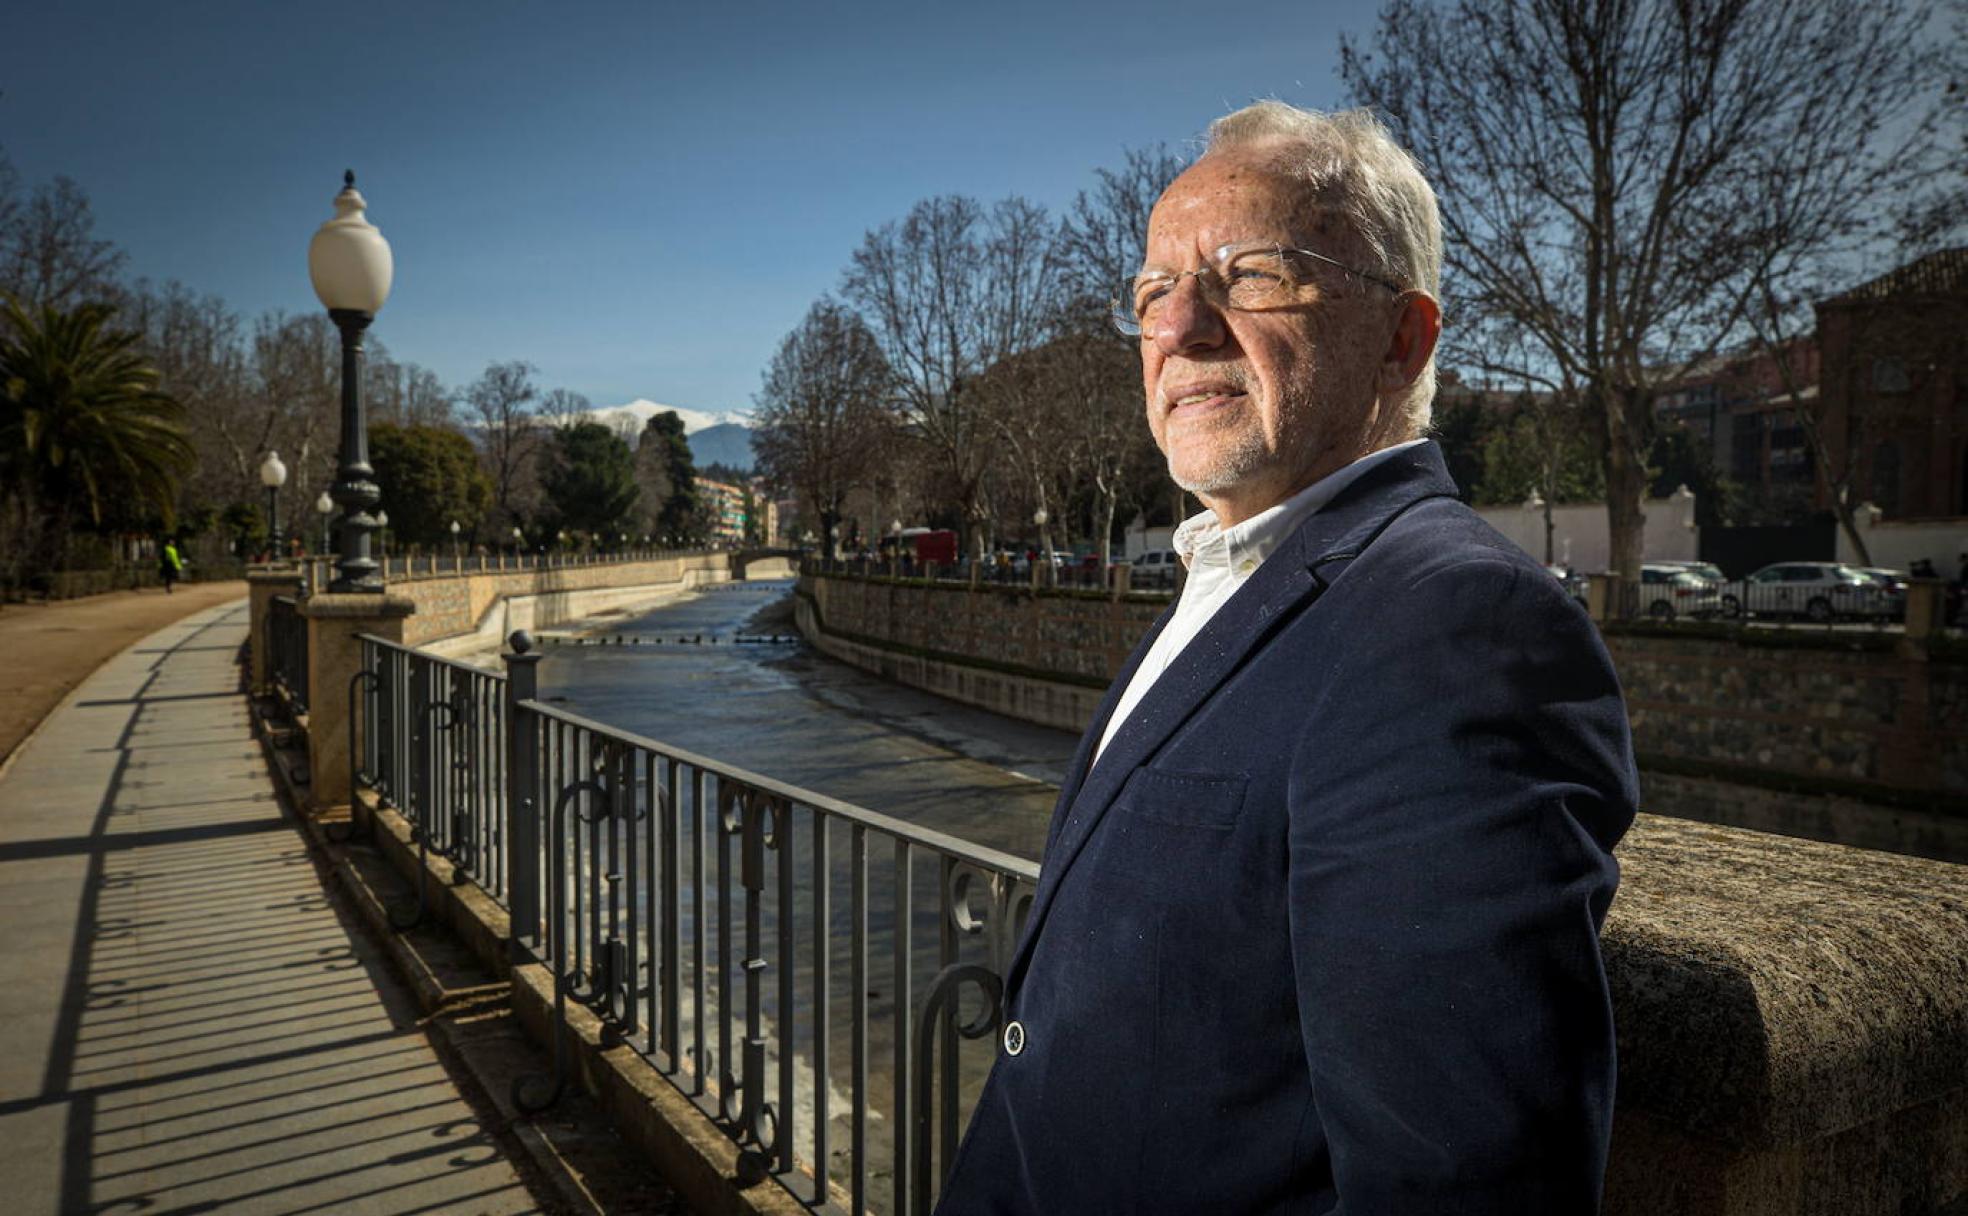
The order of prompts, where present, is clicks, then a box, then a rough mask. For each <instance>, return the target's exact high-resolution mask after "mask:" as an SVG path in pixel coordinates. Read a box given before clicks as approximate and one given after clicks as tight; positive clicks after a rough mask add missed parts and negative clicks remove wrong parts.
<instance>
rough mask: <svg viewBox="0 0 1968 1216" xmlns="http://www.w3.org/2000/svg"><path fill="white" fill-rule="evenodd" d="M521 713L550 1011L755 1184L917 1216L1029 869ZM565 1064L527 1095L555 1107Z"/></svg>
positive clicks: (987, 1050) (675, 754)
mask: <svg viewBox="0 0 1968 1216" xmlns="http://www.w3.org/2000/svg"><path fill="white" fill-rule="evenodd" d="M512 713H513V714H514V715H515V725H516V727H517V728H518V731H519V732H520V733H525V734H530V735H531V736H532V742H533V743H534V744H535V745H536V747H537V751H538V754H539V767H540V785H539V788H540V791H541V796H540V799H539V802H540V804H541V805H543V806H545V807H547V808H549V812H550V814H549V822H548V823H547V824H546V825H545V830H544V831H543V832H542V834H541V839H542V844H543V846H544V848H545V849H546V852H547V856H546V858H545V867H544V868H545V872H546V874H547V876H548V878H547V881H548V886H549V899H548V907H547V909H546V914H545V921H546V933H545V935H544V937H543V938H541V939H540V940H538V941H537V942H536V943H535V949H534V951H533V955H534V957H535V958H536V959H537V960H538V961H539V962H541V963H543V964H544V965H545V966H547V967H548V968H549V969H550V971H551V972H552V974H553V976H554V983H555V993H556V1000H557V1001H558V1002H561V1003H562V1005H563V1007H564V1005H565V1003H566V1002H568V1001H579V1002H581V1003H583V1004H585V1005H587V1006H588V1008H589V1009H591V1010H592V1011H593V1012H594V1013H595V1014H596V1015H597V1016H599V1017H600V1018H601V1019H602V1020H603V1022H604V1024H606V1025H607V1026H608V1027H609V1028H610V1029H611V1031H612V1033H613V1034H614V1035H615V1036H617V1037H618V1038H619V1040H620V1041H621V1042H623V1043H625V1044H627V1045H629V1046H631V1047H632V1048H634V1049H635V1050H636V1051H637V1052H638V1053H640V1054H641V1055H642V1056H643V1057H644V1058H645V1059H646V1060H648V1061H649V1063H650V1064H651V1065H652V1066H653V1067H655V1068H656V1069H657V1070H658V1071H659V1072H661V1073H662V1074H664V1075H665V1076H666V1077H668V1078H669V1079H670V1080H671V1081H672V1082H673V1083H674V1084H675V1085H676V1086H677V1088H678V1089H679V1090H680V1091H682V1092H683V1093H684V1094H686V1095H688V1096H690V1097H691V1098H692V1099H693V1100H695V1101H696V1103H697V1105H698V1107H699V1108H700V1109H701V1110H703V1111H704V1113H705V1114H707V1115H708V1116H710V1117H711V1118H712V1119H713V1120H715V1121H716V1122H717V1123H718V1125H719V1126H721V1127H722V1128H724V1130H725V1131H726V1133H727V1134H728V1135H730V1136H731V1138H732V1139H733V1140H734V1141H735V1142H736V1143H738V1144H739V1145H740V1146H741V1149H742V1152H741V1156H740V1166H739V1168H740V1172H741V1175H742V1176H743V1177H744V1178H746V1179H747V1180H750V1181H756V1180H758V1179H762V1178H766V1177H771V1178H774V1179H777V1180H778V1182H779V1183H781V1184H782V1185H784V1186H785V1187H786V1188H787V1189H788V1190H789V1191H791V1192H792V1193H793V1194H794V1195H795V1196H797V1197H798V1198H799V1200H800V1201H801V1202H802V1203H804V1204H805V1205H807V1206H808V1207H809V1208H812V1209H814V1210H816V1211H820V1210H825V1211H847V1212H854V1213H860V1212H870V1211H875V1212H885V1213H910V1212H917V1213H925V1214H926V1213H927V1212H928V1210H929V1204H930V1202H931V1200H932V1199H933V1197H934V1194H935V1191H936V1189H937V1184H938V1182H939V1181H940V1179H941V1177H942V1171H945V1170H947V1169H948V1167H949V1163H950V1161H951V1159H952V1157H953V1156H954V1152H955V1146H956V1143H957V1139H958V1136H959V1135H960V1133H961V1131H962V1126H963V1121H964V1120H965V1119H966V1118H967V1117H968V1114H969V1110H970V1107H971V1106H972V1105H973V1103H974V1101H975V1092H976V1090H977V1088H978V1086H980V1085H981V1083H982V1079H983V1076H984V1073H985V1071H986V1070H987V1069H988V1067H989V1065H990V1063H991V1061H992V1060H993V1059H994V1058H995V1055H996V1052H997V1048H998V1036H997V1034H996V1033H995V1032H996V1031H997V1029H998V1025H999V1020H1000V1016H1001V1011H1000V1008H999V1001H998V994H999V992H1000V990H1001V986H1002V979H1001V977H1002V975H1003V969H1004V967H1005V965H1006V963H1007V962H1008V960H1009V958H1010V955H1011V950H1012V944H1013V942H1014V941H1015V935H1016V931H1017V928H1018V925H1019V923H1020V922H1021V920H1022V917H1023V914H1024V911H1025V910H1026V909H1027V908H1028V907H1029V905H1030V901H1031V895H1032V891H1033V889H1034V887H1035V886H1036V883H1037V877H1038V870H1037V867H1036V866H1035V865H1034V864H1033V863H1030V862H1027V861H1022V860H1020V859H1017V858H1014V857H1010V856H1008V855H1005V854H1002V853H997V852H995V851H993V850H990V849H985V848H980V847H977V846H974V845H970V844H967V843H965V842H963V841H960V840H957V839H955V838H953V837H949V836H946V835H943V834H941V833H937V832H932V831H927V830H925V829H922V828H920V827H917V826H915V825H912V824H908V823H904V822H902V821H900V820H896V819H892V818H889V817H887V816H884V815H880V814H877V813H876V812H873V811H869V810H866V809H864V808H861V807H857V806H852V805H850V804H847V803H843V802H840V801H837V800H834V799H830V798H827V797H825V796H824V795H820V794H816V793H813V792H811V791H808V790H804V789H800V788H798V787H796V786H791V785H788V784H785V783H782V782H777V781H774V780H771V779H769V778H766V777H762V776H759V775H757V774H753V773H749V772H746V771H744V770H742V769H738V768H736V767H733V766H731V765H726V764H722V763H719V762H717V761H713V760H710V759H707V758H705V757H702V756H698V755H695V754H693V753H690V752H687V751H683V750H681V749H678V748H674V747H670V746H668V745H665V744H662V743H659V742H657V741H655V740H651V739H647V738H643V737H640V736H637V735H633V734H629V733H626V732H622V731H616V730H613V729H611V728H609V727H607V726H604V725H603V724H601V723H598V722H594V721H591V720H588V719H585V718H582V717H579V716H577V715H574V714H570V713H567V712H565V711H564V710H561V709H558V708H555V707H551V706H547V705H544V704H541V703H540V702H538V701H533V700H523V701H517V702H515V703H514V705H513V706H512ZM515 779H517V780H524V778H523V776H522V775H519V774H516V775H515ZM843 885H844V886H846V887H847V888H848V898H847V899H846V900H840V899H837V898H836V895H837V893H838V891H839V889H840V888H841V887H842V886H843ZM843 905H845V906H843ZM841 975H844V976H846V977H847V978H848V980H849V982H848V983H847V984H845V985H840V984H836V983H835V982H834V979H835V977H836V976H841ZM898 996H899V997H900V998H901V999H899V1000H898ZM559 1047H560V1050H561V1051H562V1052H563V1053H564V1050H565V1044H564V1043H562V1044H560V1045H559ZM966 1048H968V1049H967V1050H966ZM559 1059H560V1062H558V1063H557V1064H556V1071H555V1074H554V1075H553V1076H552V1077H541V1078H532V1079H529V1080H528V1081H527V1082H525V1083H524V1084H522V1085H521V1086H520V1087H518V1088H516V1090H515V1096H516V1099H523V1100H524V1101H525V1102H526V1103H527V1104H528V1105H529V1106H530V1107H531V1108H537V1107H538V1106H540V1105H542V1104H544V1103H545V1102H546V1101H549V1100H551V1095H553V1094H557V1093H558V1092H560V1090H561V1088H562V1087H563V1086H564V1084H565V1082H566V1080H567V1072H566V1064H565V1060H564V1055H563V1056H562V1057H560V1058H559ZM842 1059H845V1060H846V1061H847V1062H848V1068H847V1069H846V1070H845V1072H844V1073H843V1072H839V1071H837V1067H836V1064H835V1062H836V1061H839V1060H842ZM843 1141H844V1142H845V1143H844V1144H843V1143H842V1142H843ZM837 1146H838V1147H840V1148H842V1149H844V1151H841V1152H836V1148H837ZM884 1174H887V1175H889V1178H888V1179H887V1180H885V1183H886V1184H885V1185H883V1186H882V1187H881V1188H880V1189H881V1192H882V1193H881V1194H876V1192H875V1188H874V1186H873V1185H872V1183H873V1182H874V1181H875V1180H877V1179H881V1176H882V1175H884Z"/></svg>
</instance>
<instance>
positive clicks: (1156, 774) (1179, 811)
mask: <svg viewBox="0 0 1968 1216" xmlns="http://www.w3.org/2000/svg"><path fill="white" fill-rule="evenodd" d="M1247 783H1248V781H1247V779H1246V778H1245V777H1243V776H1242V775H1239V774H1230V773H1175V772H1165V771H1163V770H1161V769H1155V768H1139V769H1136V770H1135V771H1134V773H1133V775H1132V776H1130V777H1129V778H1128V779H1127V784H1126V785H1124V786H1122V787H1121V794H1120V797H1119V798H1118V799H1116V800H1115V801H1116V804H1117V808H1118V809H1121V810H1125V811H1126V812H1127V813H1128V814H1130V815H1133V816H1135V817H1137V818H1141V819H1152V820H1154V821H1156V822H1157V823H1172V824H1177V825H1179V826H1182V827H1192V828H1216V829H1219V830H1222V831H1228V830H1230V829H1231V828H1233V827H1235V826H1236V824H1237V813H1238V811H1240V810H1242V809H1243V805H1244V786H1245V785H1246V784H1247Z"/></svg>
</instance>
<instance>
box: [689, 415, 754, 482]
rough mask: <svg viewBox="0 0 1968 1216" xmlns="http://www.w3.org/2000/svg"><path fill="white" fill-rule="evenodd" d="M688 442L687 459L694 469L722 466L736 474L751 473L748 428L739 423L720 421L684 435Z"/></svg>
mask: <svg viewBox="0 0 1968 1216" xmlns="http://www.w3.org/2000/svg"><path fill="white" fill-rule="evenodd" d="M685 437H686V438H687V439H688V440H689V442H690V459H691V462H692V463H693V464H695V465H696V466H697V467H698V468H700V469H701V468H703V467H704V466H705V465H709V464H725V465H730V466H731V467H732V468H734V469H737V470H739V471H740V472H744V473H749V472H751V471H752V464H753V460H752V428H751V427H748V426H746V425H744V424H743V423H739V422H721V423H719V424H718V425H716V426H707V427H705V428H704V429H703V430H701V431H693V432H689V433H688V434H687V435H686V436H685Z"/></svg>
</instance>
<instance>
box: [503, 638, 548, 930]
mask: <svg viewBox="0 0 1968 1216" xmlns="http://www.w3.org/2000/svg"><path fill="white" fill-rule="evenodd" d="M507 642H508V643H509V644H510V645H511V647H512V649H511V650H510V651H508V652H507V653H506V654H505V655H504V656H503V657H504V658H505V660H506V704H505V711H506V899H507V901H508V905H509V906H510V908H511V911H512V916H511V918H510V921H509V929H508V933H509V934H510V936H509V937H508V938H507V942H506V948H507V950H508V951H509V952H510V954H511V957H512V958H513V960H514V961H515V962H517V961H520V959H521V957H522V954H523V951H522V949H521V947H520V942H521V941H522V940H526V939H531V938H537V937H538V936H539V932H540V814H539V811H538V809H537V808H538V806H539V803H538V801H537V799H538V794H539V787H540V737H539V735H538V733H536V732H535V731H534V730H533V729H532V728H531V724H530V723H525V722H522V721H520V712H519V703H520V702H521V701H531V700H532V699H533V698H534V696H535V695H536V694H538V692H539V690H540V656H539V655H537V654H535V653H533V637H532V635H531V634H529V633H527V632H526V631H525V630H524V629H515V630H513V632H512V636H511V637H510V638H508V639H507Z"/></svg>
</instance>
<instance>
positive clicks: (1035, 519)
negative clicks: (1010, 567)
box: [1032, 507, 1053, 587]
mask: <svg viewBox="0 0 1968 1216" xmlns="http://www.w3.org/2000/svg"><path fill="white" fill-rule="evenodd" d="M1051 518H1052V516H1050V515H1048V514H1046V509H1045V508H1044V507H1040V508H1039V509H1038V510H1036V511H1034V512H1032V526H1033V527H1035V528H1037V529H1038V530H1039V554H1038V560H1037V561H1034V562H1033V563H1032V585H1033V586H1034V587H1036V586H1038V585H1039V562H1044V563H1045V578H1046V579H1047V580H1048V581H1050V580H1051V578H1052V576H1053V568H1052V538H1051V537H1049V536H1047V535H1046V530H1045V526H1046V520H1048V519H1051Z"/></svg>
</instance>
